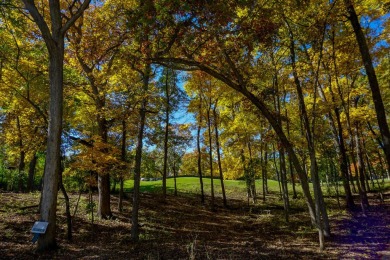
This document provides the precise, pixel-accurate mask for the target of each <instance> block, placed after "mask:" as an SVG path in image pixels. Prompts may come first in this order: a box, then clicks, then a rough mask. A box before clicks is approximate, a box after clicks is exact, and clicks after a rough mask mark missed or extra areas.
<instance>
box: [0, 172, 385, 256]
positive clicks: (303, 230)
mask: <svg viewBox="0 0 390 260" xmlns="http://www.w3.org/2000/svg"><path fill="white" fill-rule="evenodd" d="M182 181H183V184H184V183H187V184H188V185H191V181H190V180H189V179H186V180H182ZM142 185H145V182H142ZM147 185H149V184H147ZM229 185H230V184H228V186H229ZM231 185H232V186H231V187H230V188H234V187H236V188H237V187H239V186H240V185H241V184H240V183H232V184H231ZM389 195H390V194H388V193H387V194H385V202H384V203H380V201H379V199H378V196H377V195H376V194H370V203H371V204H372V206H371V208H370V210H369V211H368V212H367V214H366V216H364V215H363V214H362V213H361V212H360V211H359V210H356V211H353V212H347V211H345V210H343V209H340V208H339V207H338V205H337V203H336V201H335V199H334V198H332V197H328V198H327V203H328V209H329V215H330V219H331V228H332V237H331V238H329V239H327V241H326V246H327V248H326V250H325V251H323V252H321V251H319V250H318V244H317V233H316V231H315V229H313V228H312V227H311V225H310V220H309V218H308V214H307V212H306V208H305V204H304V202H303V201H302V200H294V201H293V200H292V210H291V216H290V222H289V223H286V222H285V221H284V217H283V208H282V207H281V205H282V204H281V201H280V200H279V195H278V193H277V192H275V191H274V190H273V189H271V194H270V195H268V196H267V201H266V203H263V202H262V201H261V200H259V201H258V202H257V203H256V204H252V203H251V204H249V205H248V203H247V201H246V200H245V199H242V198H239V197H236V198H232V197H230V198H228V199H229V200H228V203H229V207H228V208H224V207H222V201H221V199H220V197H218V199H217V207H216V208H215V210H214V211H212V210H211V208H210V205H209V204H208V203H206V204H205V205H201V204H200V200H199V196H197V195H194V194H192V193H180V194H179V196H177V197H175V196H173V195H169V196H168V197H167V199H166V200H165V201H164V200H163V199H162V198H161V195H159V193H156V192H143V193H142V194H141V212H140V217H141V221H140V222H141V227H140V228H141V237H140V238H141V239H140V241H139V242H138V243H134V242H132V241H131V239H130V228H131V223H130V218H131V194H127V199H126V200H125V206H124V211H123V212H122V213H119V212H118V211H117V200H118V199H117V196H116V195H113V196H112V197H111V199H112V209H113V213H114V218H113V219H112V220H96V219H95V220H94V223H93V224H92V223H91V217H90V214H89V213H88V195H87V194H82V196H81V200H80V204H79V209H78V211H77V214H76V215H75V216H74V218H73V239H72V241H67V239H66V219H65V209H64V206H65V203H64V200H63V198H62V196H59V200H58V201H59V206H58V243H59V245H60V248H59V249H58V250H56V251H53V252H48V253H45V254H37V253H34V245H32V243H31V238H32V235H31V233H30V229H31V227H32V225H33V223H34V221H36V220H37V219H38V214H37V208H36V207H35V205H36V204H37V203H38V201H39V193H25V194H23V193H10V192H1V193H0V205H1V207H0V259H75V258H77V259H340V258H341V259H386V258H390V248H389V246H390V201H389V199H390V198H389ZM70 197H71V204H72V208H73V207H74V206H75V204H76V201H77V198H78V194H77V193H71V194H70ZM94 199H95V201H96V200H97V198H96V197H95V198H94ZM207 201H209V198H207ZM72 212H73V210H72Z"/></svg>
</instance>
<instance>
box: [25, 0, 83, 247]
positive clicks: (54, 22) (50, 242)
mask: <svg viewBox="0 0 390 260" xmlns="http://www.w3.org/2000/svg"><path fill="white" fill-rule="evenodd" d="M89 2H90V0H85V1H84V2H83V3H82V4H80V5H74V4H71V5H68V6H66V8H67V9H68V11H69V13H68V14H69V15H70V16H69V17H68V16H66V15H65V16H63V15H62V12H63V7H61V4H60V1H58V0H50V1H49V10H50V27H51V29H49V24H48V23H47V22H46V20H45V17H44V16H43V14H42V13H40V12H39V10H38V8H37V6H36V4H35V2H34V1H33V0H23V3H24V5H25V8H26V9H27V10H28V12H29V14H30V15H31V16H32V18H33V19H34V21H35V23H36V24H37V26H38V27H39V30H40V32H41V34H42V38H43V40H44V41H45V43H46V47H47V50H48V52H49V81H50V109H49V127H48V138H47V150H46V164H45V174H44V181H43V183H44V187H43V192H42V205H41V212H40V215H41V219H42V220H44V221H47V222H49V225H48V228H47V230H46V233H45V234H44V235H42V236H40V238H39V240H38V249H39V250H47V249H50V248H54V247H56V241H55V234H56V232H55V226H56V208H57V193H58V176H59V172H60V169H59V167H60V145H61V132H62V108H63V66H64V49H65V45H64V37H65V33H66V32H67V31H68V30H69V28H70V27H71V26H72V25H73V24H74V23H75V21H76V20H77V19H78V18H79V17H80V16H81V15H82V14H83V12H84V10H85V9H87V8H88V5H89Z"/></svg>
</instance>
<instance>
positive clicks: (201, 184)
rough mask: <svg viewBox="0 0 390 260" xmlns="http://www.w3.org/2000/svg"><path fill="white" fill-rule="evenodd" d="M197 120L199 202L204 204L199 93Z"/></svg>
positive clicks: (200, 96)
mask: <svg viewBox="0 0 390 260" xmlns="http://www.w3.org/2000/svg"><path fill="white" fill-rule="evenodd" d="M199 98H200V100H199V122H198V130H197V133H196V147H197V150H198V175H199V182H200V192H201V193H200V195H201V202H202V204H204V189H203V176H202V151H201V149H200V130H201V128H202V95H201V94H199Z"/></svg>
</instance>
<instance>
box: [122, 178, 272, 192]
mask: <svg viewBox="0 0 390 260" xmlns="http://www.w3.org/2000/svg"><path fill="white" fill-rule="evenodd" d="M176 180H177V191H178V192H179V193H189V194H200V181H199V178H198V177H178V178H177V179H176ZM224 184H225V191H226V194H227V195H237V194H242V195H246V184H245V181H243V180H225V181H224ZM133 186H134V182H133V180H127V181H125V183H124V189H125V191H131V190H132V189H133ZM203 187H204V192H205V194H206V195H210V190H211V179H210V178H203ZM256 187H257V189H258V191H261V190H262V181H260V180H258V181H256ZM214 189H215V194H220V193H221V181H220V180H219V179H214ZM268 189H269V191H271V192H278V191H279V186H278V182H277V181H274V180H269V181H268ZM140 190H141V192H160V191H161V190H162V181H161V180H157V181H141V186H140ZM167 190H168V192H171V193H173V191H174V179H173V178H168V179H167Z"/></svg>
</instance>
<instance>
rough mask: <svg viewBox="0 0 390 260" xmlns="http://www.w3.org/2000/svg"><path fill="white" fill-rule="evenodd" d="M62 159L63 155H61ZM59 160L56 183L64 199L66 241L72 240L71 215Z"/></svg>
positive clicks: (61, 163) (61, 165) (62, 168)
mask: <svg viewBox="0 0 390 260" xmlns="http://www.w3.org/2000/svg"><path fill="white" fill-rule="evenodd" d="M62 159H63V157H62ZM61 161H62V160H61ZM61 161H60V175H59V181H58V185H59V188H60V190H61V191H62V195H64V199H65V214H66V226H67V232H66V237H67V239H68V241H71V240H72V216H71V214H70V202H69V196H68V194H67V192H66V190H65V186H64V183H63V181H62V173H63V171H64V166H63V162H61Z"/></svg>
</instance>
